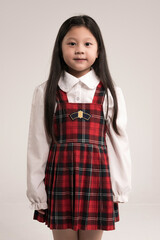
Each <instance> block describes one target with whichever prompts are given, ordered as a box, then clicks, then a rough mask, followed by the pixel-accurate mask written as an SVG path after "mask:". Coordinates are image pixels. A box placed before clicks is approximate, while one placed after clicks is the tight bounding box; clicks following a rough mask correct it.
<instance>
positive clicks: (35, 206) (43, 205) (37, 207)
mask: <svg viewBox="0 0 160 240" xmlns="http://www.w3.org/2000/svg"><path fill="white" fill-rule="evenodd" d="M30 208H31V209H33V210H41V209H47V208H48V205H47V203H46V202H44V203H36V202H35V203H31V205H30Z"/></svg>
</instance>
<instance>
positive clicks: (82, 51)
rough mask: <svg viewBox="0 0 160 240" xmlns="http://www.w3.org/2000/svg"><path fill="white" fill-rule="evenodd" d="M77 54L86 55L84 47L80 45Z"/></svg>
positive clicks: (76, 50)
mask: <svg viewBox="0 0 160 240" xmlns="http://www.w3.org/2000/svg"><path fill="white" fill-rule="evenodd" d="M75 54H84V47H83V46H82V45H79V46H77V47H76V49H75Z"/></svg>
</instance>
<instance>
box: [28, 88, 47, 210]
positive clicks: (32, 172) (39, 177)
mask: <svg viewBox="0 0 160 240" xmlns="http://www.w3.org/2000/svg"><path fill="white" fill-rule="evenodd" d="M44 87H45V83H42V84H41V85H39V86H38V87H36V89H35V91H34V94H33V99H32V107H31V116H30V125H29V135H28V149H27V192H26V194H27V197H28V199H29V200H30V202H31V208H32V209H34V210H39V209H47V196H46V191H45V185H44V177H45V167H46V162H47V158H48V153H49V148H50V143H51V139H49V138H48V137H47V135H46V131H45V127H44Z"/></svg>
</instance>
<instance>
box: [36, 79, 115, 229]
mask: <svg viewBox="0 0 160 240" xmlns="http://www.w3.org/2000/svg"><path fill="white" fill-rule="evenodd" d="M104 97H105V90H104V87H103V84H102V83H101V82H100V83H99V84H98V85H97V88H96V91H95V95H94V98H93V102H92V103H69V102H68V99H67V94H66V93H65V92H63V91H62V90H61V89H60V88H59V87H58V90H57V103H58V104H57V110H56V113H55V117H54V120H53V125H54V131H55V135H56V138H57V140H58V144H54V143H53V144H51V147H50V152H49V156H48V161H47V165H46V172H45V186H46V192H47V197H48V209H47V210H46V211H45V215H42V214H40V213H38V211H35V212H34V219H35V220H38V221H39V222H45V224H46V225H47V226H48V227H49V228H50V229H67V228H71V229H74V230H78V229H82V230H96V229H102V230H114V229H115V222H117V221H119V209H118V203H114V202H113V193H112V188H111V180H110V170H109V161H108V154H107V145H106V140H105V134H106V131H107V124H106V120H105V118H104V115H103V101H104Z"/></svg>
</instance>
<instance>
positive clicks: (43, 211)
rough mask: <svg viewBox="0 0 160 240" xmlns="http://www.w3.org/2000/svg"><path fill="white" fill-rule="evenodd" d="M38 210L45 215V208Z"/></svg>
mask: <svg viewBox="0 0 160 240" xmlns="http://www.w3.org/2000/svg"><path fill="white" fill-rule="evenodd" d="M37 211H38V212H39V213H41V214H43V215H44V214H45V210H42V209H41V210H37Z"/></svg>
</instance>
